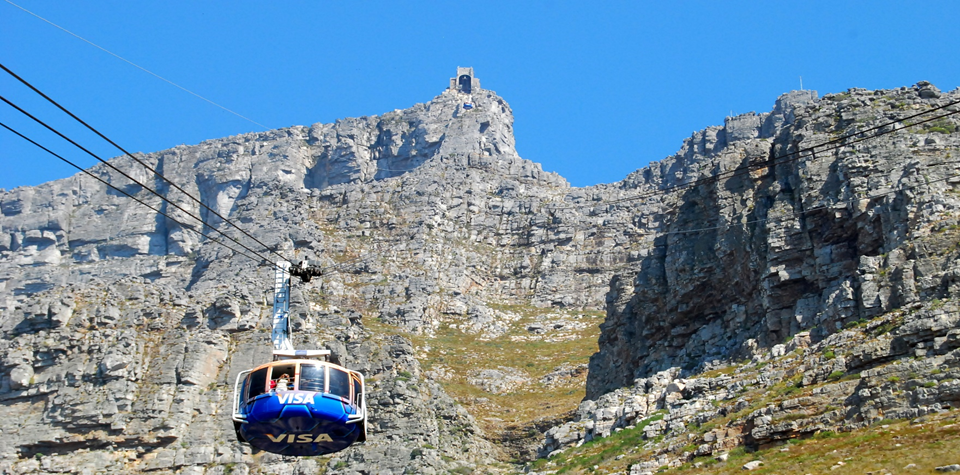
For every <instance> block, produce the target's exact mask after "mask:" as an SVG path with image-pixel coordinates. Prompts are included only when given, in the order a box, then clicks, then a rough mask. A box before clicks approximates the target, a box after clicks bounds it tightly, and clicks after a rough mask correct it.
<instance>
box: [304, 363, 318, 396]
mask: <svg viewBox="0 0 960 475" xmlns="http://www.w3.org/2000/svg"><path fill="white" fill-rule="evenodd" d="M300 390H301V391H315V392H323V366H319V365H306V364H305V365H300Z"/></svg>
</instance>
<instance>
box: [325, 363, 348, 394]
mask: <svg viewBox="0 0 960 475" xmlns="http://www.w3.org/2000/svg"><path fill="white" fill-rule="evenodd" d="M330 394H335V395H337V396H340V397H342V398H344V399H350V375H348V374H347V373H346V372H344V371H341V370H339V369H335V368H330Z"/></svg>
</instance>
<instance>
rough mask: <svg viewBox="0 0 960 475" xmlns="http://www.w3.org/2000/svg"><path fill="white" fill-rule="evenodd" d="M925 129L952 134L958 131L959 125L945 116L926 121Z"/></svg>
mask: <svg viewBox="0 0 960 475" xmlns="http://www.w3.org/2000/svg"><path fill="white" fill-rule="evenodd" d="M923 131H924V132H927V133H937V134H952V133H954V132H956V131H957V126H956V125H955V124H954V123H953V122H952V121H950V119H947V118H946V117H944V118H942V119H938V120H935V121H933V122H928V123H926V124H925V128H924V129H923Z"/></svg>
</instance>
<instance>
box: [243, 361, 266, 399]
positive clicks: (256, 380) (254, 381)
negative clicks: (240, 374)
mask: <svg viewBox="0 0 960 475" xmlns="http://www.w3.org/2000/svg"><path fill="white" fill-rule="evenodd" d="M268 369H269V368H263V369H258V370H256V371H254V372H253V373H251V374H250V376H248V377H247V385H248V387H249V388H250V389H249V392H248V394H249V395H248V396H247V399H253V398H255V397H257V396H259V395H261V394H263V393H265V392H266V387H267V370H268Z"/></svg>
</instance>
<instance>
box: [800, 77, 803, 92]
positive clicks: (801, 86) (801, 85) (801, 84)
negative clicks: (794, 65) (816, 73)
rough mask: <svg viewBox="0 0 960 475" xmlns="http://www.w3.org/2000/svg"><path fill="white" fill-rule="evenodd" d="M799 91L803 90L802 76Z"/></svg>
mask: <svg viewBox="0 0 960 475" xmlns="http://www.w3.org/2000/svg"><path fill="white" fill-rule="evenodd" d="M800 90H801V91H802V90H803V76H800Z"/></svg>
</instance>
